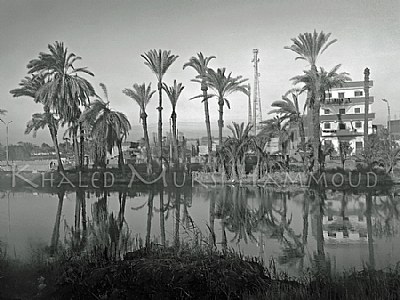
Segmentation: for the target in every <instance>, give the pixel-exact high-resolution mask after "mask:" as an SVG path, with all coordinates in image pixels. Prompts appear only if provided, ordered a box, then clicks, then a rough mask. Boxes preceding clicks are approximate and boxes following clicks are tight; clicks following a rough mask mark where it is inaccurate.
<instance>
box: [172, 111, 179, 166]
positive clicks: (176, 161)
mask: <svg viewBox="0 0 400 300" xmlns="http://www.w3.org/2000/svg"><path fill="white" fill-rule="evenodd" d="M171 120H172V139H173V145H174V151H173V153H174V155H173V156H172V157H173V159H174V163H178V162H179V159H178V144H177V136H176V135H177V132H176V112H175V108H173V111H172V114H171Z"/></svg>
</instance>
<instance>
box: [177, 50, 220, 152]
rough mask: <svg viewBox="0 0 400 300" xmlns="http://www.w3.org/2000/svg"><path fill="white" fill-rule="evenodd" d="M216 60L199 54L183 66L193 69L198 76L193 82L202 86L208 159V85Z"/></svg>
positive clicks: (209, 134)
mask: <svg viewBox="0 0 400 300" xmlns="http://www.w3.org/2000/svg"><path fill="white" fill-rule="evenodd" d="M213 58H215V56H209V57H204V56H203V53H201V52H200V53H197V57H194V56H193V57H191V58H190V59H189V61H188V62H187V63H185V64H184V65H183V69H185V68H186V67H192V68H193V69H194V70H195V71H196V72H197V74H198V75H196V78H195V79H193V80H192V81H194V82H199V83H200V84H201V91H202V92H203V95H202V97H203V100H202V101H203V104H204V114H205V118H206V128H207V142H208V143H207V146H208V147H207V149H208V157H209V158H210V157H211V152H212V136H211V124H210V113H209V110H208V95H207V91H208V83H207V72H208V63H209V62H210V60H212V59H213Z"/></svg>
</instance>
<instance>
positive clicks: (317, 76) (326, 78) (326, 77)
mask: <svg viewBox="0 0 400 300" xmlns="http://www.w3.org/2000/svg"><path fill="white" fill-rule="evenodd" d="M340 67H341V65H340V64H339V65H336V66H334V67H333V68H332V69H331V70H330V71H326V70H325V69H324V68H320V69H319V71H317V72H315V71H314V70H311V71H304V72H303V74H302V75H298V76H295V77H293V78H291V80H292V82H293V84H295V85H296V84H303V87H302V88H301V91H300V93H302V92H307V93H308V97H307V101H306V103H305V107H307V108H308V109H310V110H312V111H313V124H314V142H313V157H316V158H318V155H317V156H315V155H316V152H315V147H316V146H317V144H316V142H315V141H317V142H318V147H320V141H319V135H320V126H319V110H320V106H321V103H324V102H325V96H326V93H325V92H327V91H329V90H330V89H332V88H335V87H341V86H342V85H343V84H344V82H346V81H351V78H350V77H349V76H348V75H349V74H348V73H346V72H341V73H338V70H339V68H340ZM315 82H318V91H317V89H316V87H315ZM316 92H317V95H318V99H317V98H316V96H315V93H316ZM316 106H318V112H316ZM315 120H317V121H318V123H317V124H318V126H317V127H316V126H315V124H316V123H315V122H316V121H315ZM317 129H318V138H317V139H315V137H316V130H317ZM318 152H319V150H318ZM318 152H317V153H318ZM317 161H318V159H315V160H314V162H315V163H314V167H313V168H314V171H316V170H317V169H318V170H320V166H319V165H318V163H317ZM316 165H317V166H316Z"/></svg>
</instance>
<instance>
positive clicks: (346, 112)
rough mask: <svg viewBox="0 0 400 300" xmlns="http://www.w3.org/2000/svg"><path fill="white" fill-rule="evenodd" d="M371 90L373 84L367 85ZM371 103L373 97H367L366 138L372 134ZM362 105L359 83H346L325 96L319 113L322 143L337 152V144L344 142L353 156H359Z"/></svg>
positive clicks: (362, 125) (362, 119)
mask: <svg viewBox="0 0 400 300" xmlns="http://www.w3.org/2000/svg"><path fill="white" fill-rule="evenodd" d="M372 86H373V81H370V82H369V87H372ZM373 102H374V97H372V96H369V108H368V134H372V133H373V128H372V121H373V119H374V118H375V113H373V112H372V111H371V104H372V103H373ZM364 105H365V95H364V82H363V81H353V82H346V83H345V84H344V85H343V86H342V87H340V88H334V89H331V90H330V91H329V92H327V93H326V100H325V103H321V111H320V122H321V132H322V134H321V141H322V143H323V144H328V143H331V144H332V145H333V146H334V148H335V149H336V150H338V149H339V148H338V147H339V143H340V142H343V141H347V142H349V143H350V146H351V147H352V149H353V152H352V153H353V154H354V153H358V152H360V151H361V150H362V149H363V146H364V145H363V143H364V139H363V134H364V107H365V106H364Z"/></svg>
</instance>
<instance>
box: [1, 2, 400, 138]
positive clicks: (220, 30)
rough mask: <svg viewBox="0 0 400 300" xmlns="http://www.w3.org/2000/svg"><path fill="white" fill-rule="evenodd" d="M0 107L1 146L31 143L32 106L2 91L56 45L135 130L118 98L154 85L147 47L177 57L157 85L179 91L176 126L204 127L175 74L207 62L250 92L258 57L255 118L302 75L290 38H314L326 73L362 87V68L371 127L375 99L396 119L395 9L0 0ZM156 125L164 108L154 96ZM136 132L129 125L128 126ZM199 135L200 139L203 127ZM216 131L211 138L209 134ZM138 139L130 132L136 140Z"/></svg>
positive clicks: (399, 44) (241, 103) (376, 5)
mask: <svg viewBox="0 0 400 300" xmlns="http://www.w3.org/2000/svg"><path fill="white" fill-rule="evenodd" d="M0 28H1V29H0V66H1V72H0V79H1V80H0V95H1V97H0V99H1V100H0V108H3V109H7V110H8V114H7V116H6V118H5V119H6V120H12V121H13V123H12V124H11V125H10V142H12V143H15V142H18V141H20V140H29V141H34V142H35V143H40V142H41V141H42V140H43V139H46V140H47V141H49V139H48V136H49V134H48V132H47V131H45V132H44V133H43V134H40V135H38V137H37V138H36V140H33V139H32V138H31V137H27V136H24V134H23V131H24V128H25V124H26V122H27V121H28V120H29V119H30V116H31V115H32V113H35V112H41V110H42V108H41V106H40V105H38V104H34V103H33V101H32V100H31V99H28V98H26V99H24V98H17V99H15V98H12V96H11V94H10V93H9V91H10V90H11V89H14V88H16V87H17V86H18V83H19V82H20V80H21V79H22V78H23V77H24V76H25V75H26V72H27V69H26V64H27V63H28V61H29V60H31V59H33V58H35V57H37V55H38V53H39V52H41V51H46V50H47V45H48V44H49V43H54V42H55V41H63V42H64V43H65V45H66V46H67V47H68V49H69V51H71V52H74V53H75V54H77V55H79V56H81V57H82V61H81V62H80V63H79V66H87V67H88V68H89V69H90V70H91V71H92V72H93V73H94V74H95V77H94V78H90V81H91V82H92V83H93V85H94V86H95V88H96V90H97V91H99V93H100V89H99V83H101V82H103V83H105V84H106V86H107V87H108V91H109V98H110V102H111V107H112V108H115V109H117V110H121V111H123V112H124V113H126V114H127V116H128V118H129V120H130V121H131V123H132V124H133V125H139V109H138V107H137V105H136V104H135V103H134V102H133V100H131V99H129V98H128V97H126V96H125V95H124V94H122V90H123V89H124V88H129V87H131V86H132V85H133V83H143V82H145V83H149V82H152V86H153V87H154V88H155V87H156V77H155V76H154V74H152V73H151V72H150V70H149V69H148V67H147V66H145V65H144V64H143V59H142V58H141V57H140V55H141V54H143V53H144V52H146V51H148V50H150V49H163V50H164V49H165V50H171V51H172V53H173V54H176V55H179V58H178V60H177V61H176V62H175V63H174V64H173V65H172V66H171V68H170V69H169V71H168V72H167V74H166V76H165V78H164V81H165V82H166V83H167V84H171V83H172V82H173V80H174V79H177V80H178V81H179V82H182V83H183V84H184V85H185V90H184V92H183V93H182V95H181V98H180V100H179V102H178V106H177V113H178V121H179V122H181V123H187V124H189V122H199V126H202V124H201V122H203V120H204V112H203V105H202V103H201V102H200V101H199V100H190V101H189V98H190V97H193V96H196V95H198V94H200V87H199V86H198V85H197V84H196V83H192V82H190V79H191V78H193V77H194V75H195V72H194V71H193V70H192V69H190V68H189V69H185V70H182V66H183V64H184V63H185V62H187V61H188V59H189V58H190V57H191V56H195V55H196V53H197V52H200V51H201V52H203V54H204V55H206V56H210V55H214V56H216V57H217V58H216V59H214V60H213V61H212V63H211V64H210V66H211V67H213V68H217V67H226V68H227V70H228V71H231V72H232V73H233V75H243V76H244V77H246V78H249V79H250V83H251V84H253V65H252V62H251V60H252V56H253V48H258V49H259V58H260V64H259V69H260V73H261V77H260V88H261V100H262V108H263V117H264V119H265V118H267V117H269V116H268V115H267V111H268V110H269V109H270V105H271V103H272V102H273V101H274V100H277V99H280V97H281V95H282V94H284V93H285V92H286V91H287V90H288V89H289V88H291V83H290V81H289V79H290V78H291V77H293V76H295V75H298V74H300V73H301V72H302V70H304V69H306V68H309V66H308V65H307V64H306V63H305V62H304V61H295V60H294V58H295V54H294V53H293V52H291V51H289V50H284V49H283V47H284V46H287V45H290V44H291V40H290V39H291V38H294V37H296V36H297V35H298V34H299V33H304V32H312V31H313V30H314V29H316V30H317V31H321V30H323V31H324V32H331V33H332V38H336V39H338V42H336V43H335V44H333V45H332V46H331V47H330V48H329V49H328V50H327V51H326V52H325V53H324V54H323V56H321V58H320V60H319V61H318V63H317V64H318V65H319V66H323V67H324V68H326V69H330V68H332V67H333V66H334V65H336V64H342V67H341V70H342V71H346V72H349V73H350V77H351V78H352V79H353V80H357V81H359V80H363V70H364V68H365V67H369V68H370V70H371V79H372V80H373V81H374V87H373V89H371V92H370V93H371V95H373V96H375V104H374V105H373V111H375V112H376V113H377V117H376V123H384V122H386V117H387V110H386V106H385V103H383V102H382V101H381V100H380V99H381V98H386V99H388V100H389V101H390V103H391V107H392V118H394V116H395V115H396V116H397V118H400V104H399V103H400V99H398V94H399V89H400V84H399V81H400V65H399V58H400V1H398V0H395V1H391V0H385V1H383V0H382V1H360V0H359V1H357V0H352V1H337V0H336V1H331V0H328V1H322V0H319V1H317V0H316V1H311V0H297V1H295V0H292V1H290V0H280V1H266V0H264V1H262V0H260V1H250V0H248V1H243V0H241V1H235V0H230V1H221V0H216V1H210V0H202V1H183V0H182V1H178V0H174V1H171V0H160V1H151V0H147V1H111V0H104V1H100V0H97V1H88V0H79V1H59V0H14V1H6V0H0ZM230 99H231V107H232V109H231V110H228V109H226V110H225V119H226V124H227V123H229V122H231V121H232V120H236V121H246V120H247V98H246V96H244V95H240V94H238V95H232V96H231V98H230ZM157 102H158V97H157V95H155V96H153V100H152V103H151V104H150V105H149V107H148V114H149V122H150V123H156V122H157V111H156V109H155V107H156V106H157ZM211 102H212V103H211V105H210V110H211V122H212V124H213V127H214V128H215V129H216V127H217V118H218V114H217V105H216V100H211ZM163 106H164V107H165V109H164V120H167V119H168V117H169V115H170V105H169V101H168V99H167V97H166V96H165V97H164V105H163ZM135 128H137V127H135ZM203 128H204V135H205V126H203ZM0 133H1V134H0V142H1V143H2V144H4V143H5V128H4V125H1V127H0ZM216 133H217V131H214V134H215V135H216ZM140 135H141V132H138V133H137V134H131V136H140Z"/></svg>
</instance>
